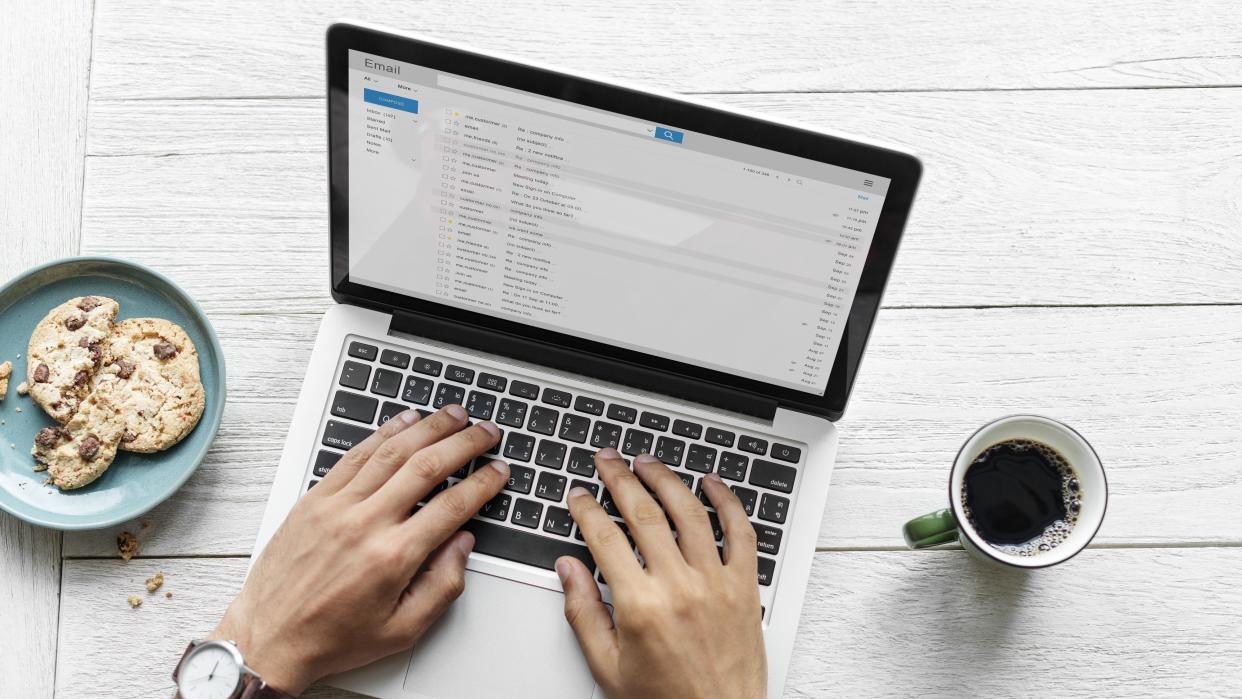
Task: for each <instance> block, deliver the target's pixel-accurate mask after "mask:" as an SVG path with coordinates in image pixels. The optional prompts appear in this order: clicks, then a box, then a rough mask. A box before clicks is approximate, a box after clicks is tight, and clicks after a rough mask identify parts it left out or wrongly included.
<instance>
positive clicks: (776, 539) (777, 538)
mask: <svg viewBox="0 0 1242 699" xmlns="http://www.w3.org/2000/svg"><path fill="white" fill-rule="evenodd" d="M751 525H753V526H754V527H755V537H757V538H758V540H759V542H758V544H757V547H758V549H759V552H760V553H770V554H772V555H773V556H775V555H776V554H778V553H780V551H781V536H782V532H781V530H779V529H777V528H776V527H769V526H768V525H766V524H759V523H758V522H751Z"/></svg>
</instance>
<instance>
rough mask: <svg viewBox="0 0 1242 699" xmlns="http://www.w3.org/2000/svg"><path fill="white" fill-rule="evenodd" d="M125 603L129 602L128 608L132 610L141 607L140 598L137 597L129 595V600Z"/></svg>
mask: <svg viewBox="0 0 1242 699" xmlns="http://www.w3.org/2000/svg"><path fill="white" fill-rule="evenodd" d="M125 601H126V602H129V606H130V607H132V608H134V609H137V608H139V607H141V606H142V598H141V597H139V596H138V595H130V596H129V598H128V599H126V600H125Z"/></svg>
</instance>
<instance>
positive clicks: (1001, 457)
mask: <svg viewBox="0 0 1242 699" xmlns="http://www.w3.org/2000/svg"><path fill="white" fill-rule="evenodd" d="M1080 488H1081V486H1080V485H1079V483H1078V478H1077V476H1076V475H1075V474H1074V471H1073V469H1072V468H1070V465H1069V462H1068V461H1066V459H1065V457H1063V456H1061V454H1060V453H1059V452H1058V451H1057V450H1056V449H1053V448H1052V447H1050V446H1048V445H1046V444H1042V443H1040V442H1036V441H1033V440H1028V439H1015V440H1009V441H1006V442H1000V443H999V444H993V445H992V446H990V447H988V448H987V449H984V450H983V453H981V454H979V456H977V457H975V460H974V461H973V462H971V464H970V466H969V467H967V469H966V478H965V483H964V485H963V488H962V505H963V509H964V511H965V514H966V518H967V519H968V520H969V522H970V525H971V526H972V527H974V530H975V531H976V532H978V533H979V535H980V536H981V537H983V539H984V541H987V542H988V543H989V544H991V545H992V546H993V547H995V548H997V549H999V550H1001V551H1004V552H1006V553H1012V554H1016V555H1019V556H1034V555H1036V554H1038V553H1040V552H1043V551H1049V550H1051V549H1053V548H1055V547H1056V546H1057V544H1060V543H1061V542H1062V541H1065V538H1066V537H1067V536H1069V533H1070V531H1071V530H1073V528H1074V524H1075V523H1076V522H1077V521H1078V513H1079V511H1080V510H1081V509H1082V492H1081V490H1080Z"/></svg>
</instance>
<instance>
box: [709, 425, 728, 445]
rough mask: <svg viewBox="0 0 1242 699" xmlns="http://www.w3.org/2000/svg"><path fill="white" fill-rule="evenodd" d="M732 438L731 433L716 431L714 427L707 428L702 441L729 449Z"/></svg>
mask: <svg viewBox="0 0 1242 699" xmlns="http://www.w3.org/2000/svg"><path fill="white" fill-rule="evenodd" d="M733 437H734V435H733V433H732V432H727V431H725V430H718V429H716V428H715V427H708V428H707V436H706V437H704V439H706V440H707V441H709V442H711V443H712V444H719V445H720V446H722V447H731V446H733Z"/></svg>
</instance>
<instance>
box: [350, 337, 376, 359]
mask: <svg viewBox="0 0 1242 699" xmlns="http://www.w3.org/2000/svg"><path fill="white" fill-rule="evenodd" d="M349 356H351V357H357V358H359V359H365V360H367V361H368V362H373V361H375V358H376V357H377V356H379V348H378V347H376V346H375V345H368V344H365V343H362V342H351V343H349Z"/></svg>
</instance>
